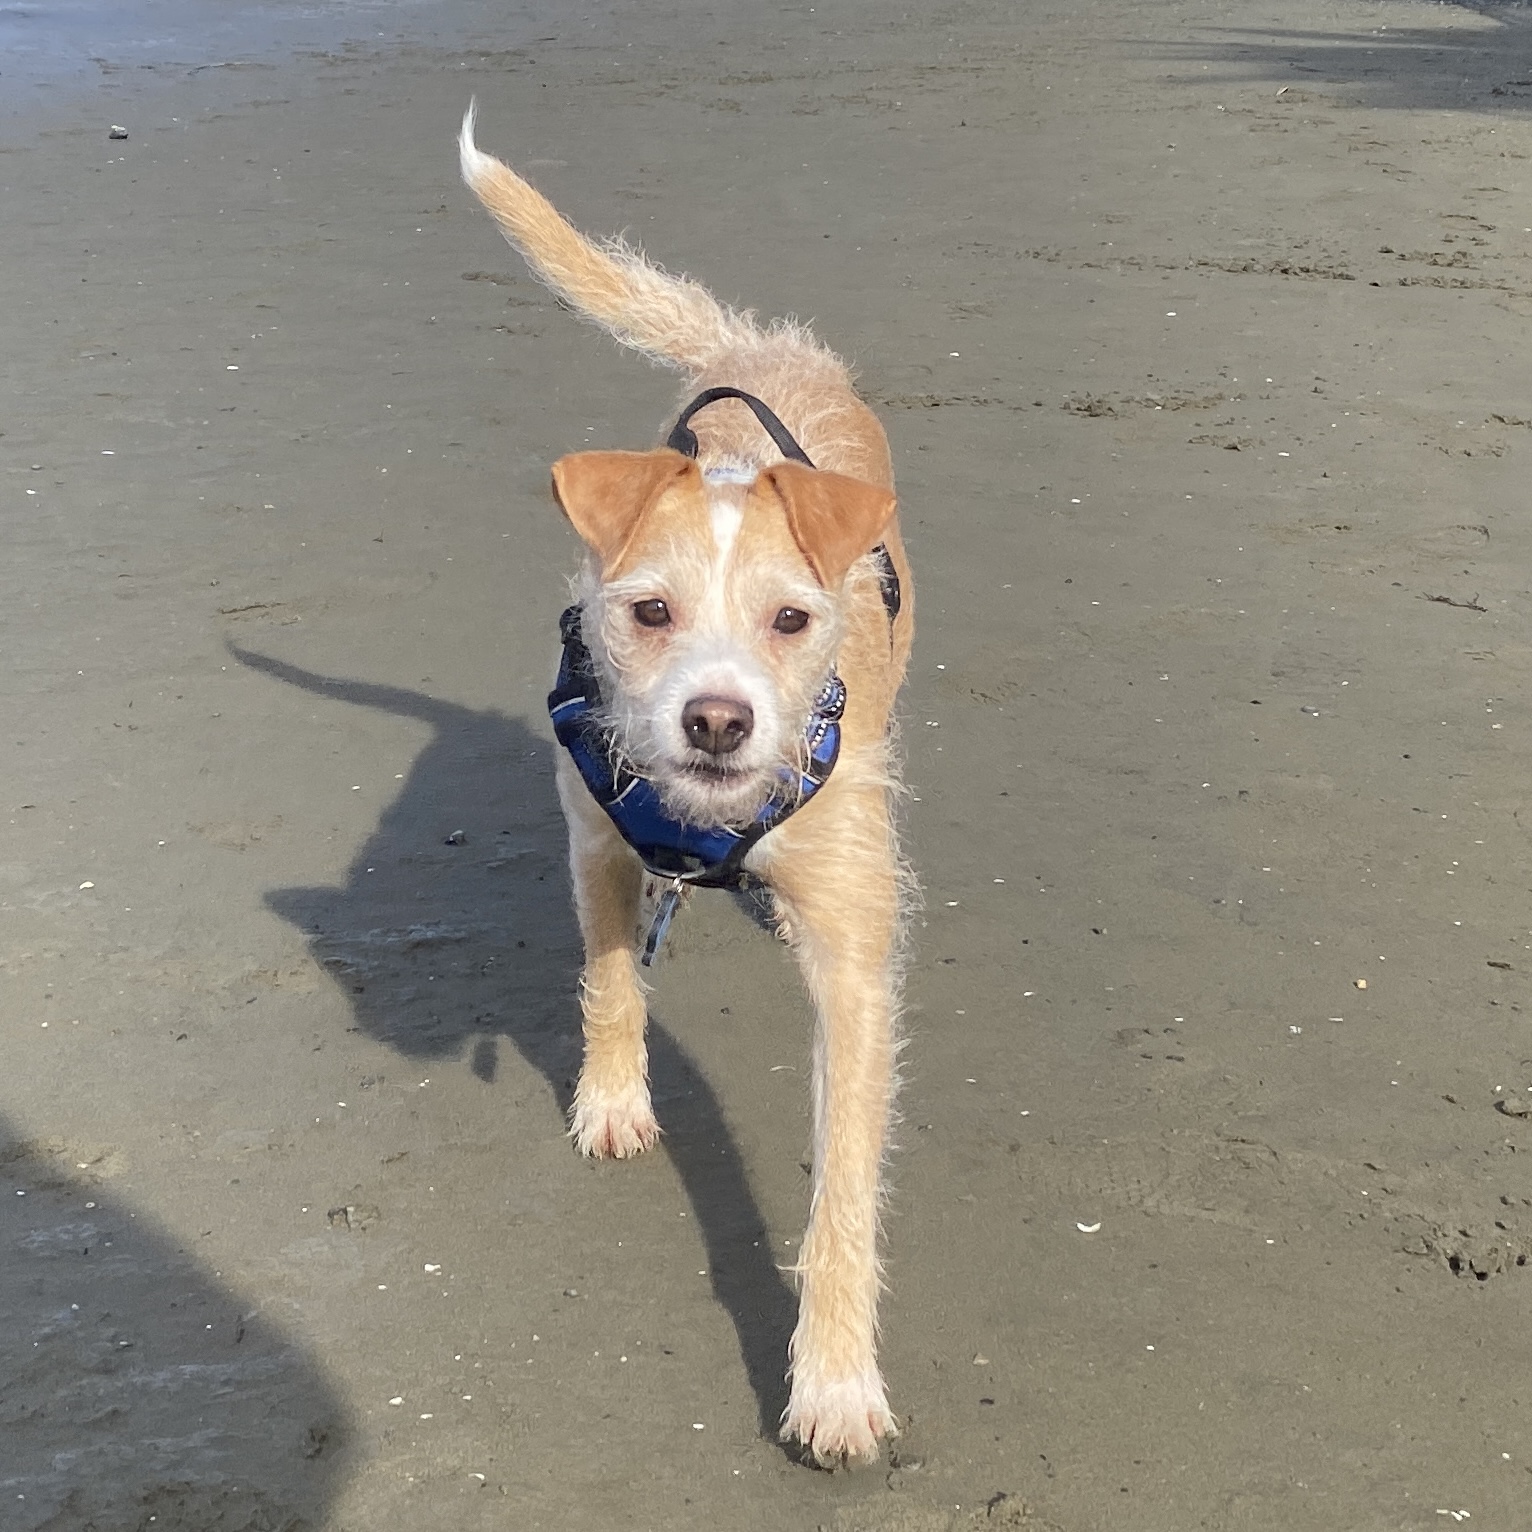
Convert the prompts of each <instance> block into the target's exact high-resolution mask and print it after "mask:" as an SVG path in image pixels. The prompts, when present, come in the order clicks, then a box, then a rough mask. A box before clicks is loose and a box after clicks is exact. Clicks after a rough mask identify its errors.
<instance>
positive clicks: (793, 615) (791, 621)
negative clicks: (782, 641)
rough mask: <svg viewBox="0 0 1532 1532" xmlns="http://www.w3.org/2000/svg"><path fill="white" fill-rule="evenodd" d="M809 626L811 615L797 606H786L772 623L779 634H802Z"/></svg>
mask: <svg viewBox="0 0 1532 1532" xmlns="http://www.w3.org/2000/svg"><path fill="white" fill-rule="evenodd" d="M808 625H809V614H808V613H807V612H805V611H803V610H801V609H800V608H799V607H796V606H784V607H783V608H782V610H781V611H780V612H778V613H777V619H776V621H775V622H774V623H772V627H774V628H775V629H776V630H777V632H778V633H801V632H803V630H804V629H805V628H806V627H808Z"/></svg>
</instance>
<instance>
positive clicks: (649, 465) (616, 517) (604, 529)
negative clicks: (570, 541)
mask: <svg viewBox="0 0 1532 1532" xmlns="http://www.w3.org/2000/svg"><path fill="white" fill-rule="evenodd" d="M688 477H694V478H695V477H698V469H697V465H696V464H695V463H694V462H693V461H692V460H691V459H690V458H687V457H682V456H681V454H680V453H679V452H671V451H669V450H668V449H666V448H661V449H660V450H659V451H657V452H572V453H570V455H569V456H568V457H561V458H560V459H559V460H558V462H556V463H555V464H554V465H553V493H554V496H555V498H556V499H557V500H558V503H559V505H560V507H561V508H562V509H563V512H564V514H565V515H566V516H567V517H568V518H569V520H570V523H571V525H572V526H573V527H574V529H575V531H576V532H578V533H579V534H580V536H581V537H582V538H583V539H584V540H585V544H586V546H587V547H588V548H590V550H591V551H592V552H593V553H594V554H595V555H596V557H597V558H599V559H600V560H601V567H602V569H603V570H605V571H607V572H610V571H611V570H612V569H613V568H615V566H616V565H617V564H618V563H619V562H620V561H621V559H622V556H623V554H624V553H625V552H626V551H627V549H628V547H629V545H630V544H631V543H632V541H633V538H634V535H635V534H636V533H637V531H638V527H639V523H640V522H641V521H642V520H643V519H644V515H645V513H646V512H648V511H649V510H650V509H651V508H652V507H653V506H654V504H655V503H656V502H657V501H658V500H659V499H660V497H661V496H662V495H664V494H665V493H666V491H667V490H671V489H675V488H676V487H677V486H678V485H679V484H680V483H681V481H682V480H683V479H686V478H688Z"/></svg>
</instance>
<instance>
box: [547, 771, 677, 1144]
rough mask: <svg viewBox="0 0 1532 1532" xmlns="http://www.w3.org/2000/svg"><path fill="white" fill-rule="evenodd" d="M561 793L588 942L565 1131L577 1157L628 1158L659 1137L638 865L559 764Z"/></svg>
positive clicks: (575, 778) (579, 783) (572, 870)
mask: <svg viewBox="0 0 1532 1532" xmlns="http://www.w3.org/2000/svg"><path fill="white" fill-rule="evenodd" d="M570 776H573V780H568V778H569V777H570ZM559 797H560V799H561V800H562V801H563V805H564V817H565V818H566V819H567V820H568V822H569V868H570V873H571V875H572V877H573V882H574V899H575V913H576V914H577V915H578V917H579V921H580V934H581V936H582V937H583V938H584V939H585V968H584V971H583V973H582V974H581V977H580V1009H581V1012H582V1013H583V1016H584V1026H585V1060H584V1063H583V1064H582V1065H581V1068H580V1082H579V1084H578V1085H577V1086H576V1087H575V1098H574V1106H573V1107H572V1108H571V1110H570V1114H569V1133H570V1137H571V1138H573V1139H574V1141H575V1144H576V1145H577V1146H578V1148H579V1150H580V1153H581V1154H586V1155H590V1156H591V1157H592V1158H593V1159H619V1160H620V1159H626V1158H627V1157H628V1156H629V1155H634V1154H640V1153H642V1152H643V1151H644V1150H645V1149H648V1148H650V1147H651V1146H652V1145H653V1143H654V1141H655V1140H656V1139H657V1138H658V1137H659V1136H660V1126H659V1123H658V1122H656V1121H655V1117H654V1109H653V1107H652V1106H651V1104H650V1100H649V1055H648V1052H647V1050H646V1049H645V1047H644V1025H645V1023H646V1022H647V1020H648V1007H647V1005H646V1004H645V1001H644V987H643V985H642V984H641V983H640V982H639V977H638V969H637V967H636V965H635V964H634V961H633V936H634V927H635V926H636V924H637V921H638V905H639V895H640V890H641V887H642V880H643V869H642V868H641V867H640V866H639V862H638V858H637V857H635V856H634V854H633V852H632V851H631V850H630V849H629V848H628V846H627V844H626V843H625V842H624V841H623V839H622V837H621V836H620V835H618V833H617V831H616V829H615V828H614V827H613V825H612V823H611V821H610V820H609V819H608V818H607V817H606V815H605V814H604V813H603V812H602V811H601V809H600V808H599V807H598V806H597V805H596V804H595V803H594V802H593V801H592V799H591V796H590V794H589V793H588V792H587V791H586V788H585V784H584V783H583V782H582V781H580V779H579V777H578V776H574V775H573V771H572V768H566V767H565V764H564V763H563V762H562V761H561V762H560V766H559Z"/></svg>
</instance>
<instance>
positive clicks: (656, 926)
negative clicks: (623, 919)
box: [639, 878, 681, 968]
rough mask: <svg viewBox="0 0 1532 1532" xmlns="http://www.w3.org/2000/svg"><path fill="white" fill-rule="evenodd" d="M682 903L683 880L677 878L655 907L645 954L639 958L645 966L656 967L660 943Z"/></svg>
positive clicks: (645, 939)
mask: <svg viewBox="0 0 1532 1532" xmlns="http://www.w3.org/2000/svg"><path fill="white" fill-rule="evenodd" d="M680 903H681V880H680V879H679V878H677V879H676V880H675V882H674V883H672V884H671V885H670V887H669V888H667V889H666V890H665V892H664V893H663V894H661V895H660V898H659V903H658V904H656V905H655V907H654V919H653V920H652V921H651V922H650V925H649V934H648V936H646V937H645V938H644V955H643V957H642V958H640V959H639V961H640V962H641V963H642V964H643V965H644V967H645V968H653V967H654V960H655V958H656V957H657V956H658V955H659V950H660V943H661V942H663V941H664V940H665V933H666V932H667V931H668V930H669V929H670V922H671V920H672V919H674V917H675V913H676V910H677V908H678V907H679V905H680Z"/></svg>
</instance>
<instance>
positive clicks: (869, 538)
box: [761, 463, 898, 590]
mask: <svg viewBox="0 0 1532 1532" xmlns="http://www.w3.org/2000/svg"><path fill="white" fill-rule="evenodd" d="M761 478H762V479H764V480H765V481H766V482H767V483H768V484H770V485H771V487H772V488H773V489H774V490H775V491H776V493H777V498H778V499H779V500H780V501H781V502H782V508H783V510H784V511H786V512H787V525H788V529H789V530H790V531H791V532H792V534H793V541H794V542H795V543H797V544H798V547H799V548H800V549H801V550H802V552H803V556H804V558H806V559H807V560H808V561H809V568H810V569H812V570H813V571H814V577H815V579H817V580H818V581H819V583H820V584H821V585H822V586H824V588H825V589H826V590H830V589H833V588H834V587H835V586H837V585H839V584H840V582H841V581H842V580H843V579H844V578H845V575H846V571H847V570H848V569H850V568H851V566H852V565H853V564H854V563H855V562H856V561H857V560H858V559H859V558H861V556H862V555H863V554H864V553H871V552H872V550H873V549H874V548H875V547H876V546H877V544H878V539H879V538H880V537H882V535H883V530H884V528H885V527H887V525H888V524H889V522H890V521H891V520H893V515H894V508H895V506H896V505H897V504H898V501H897V500H896V499H895V498H894V493H893V491H892V490H888V489H880V488H879V487H878V486H877V485H876V484H868V483H866V482H865V481H864V480H862V479H852V478H848V477H847V476H846V475H845V474H841V473H827V472H826V471H825V470H824V469H821V468H805V467H804V466H803V465H802V464H801V463H777V464H775V465H773V466H772V467H770V468H768V469H766V471H765V472H764V473H762V474H761Z"/></svg>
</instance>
